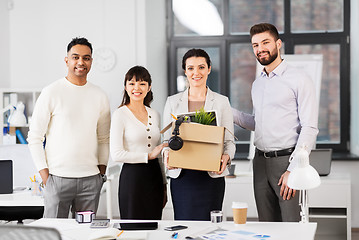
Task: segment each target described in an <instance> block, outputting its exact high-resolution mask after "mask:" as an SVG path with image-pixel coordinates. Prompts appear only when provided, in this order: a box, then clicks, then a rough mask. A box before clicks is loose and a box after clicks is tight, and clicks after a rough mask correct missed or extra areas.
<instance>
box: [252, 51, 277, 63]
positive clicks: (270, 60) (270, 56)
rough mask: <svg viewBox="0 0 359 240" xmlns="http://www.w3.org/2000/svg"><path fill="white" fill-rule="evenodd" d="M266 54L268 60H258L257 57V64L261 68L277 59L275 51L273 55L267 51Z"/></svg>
mask: <svg viewBox="0 0 359 240" xmlns="http://www.w3.org/2000/svg"><path fill="white" fill-rule="evenodd" d="M266 52H267V53H268V58H260V57H258V55H257V60H258V62H259V63H260V64H262V65H263V66H267V65H269V64H271V63H272V62H273V61H274V60H276V59H277V57H278V51H277V50H275V51H274V54H273V55H272V54H271V53H270V52H269V51H266Z"/></svg>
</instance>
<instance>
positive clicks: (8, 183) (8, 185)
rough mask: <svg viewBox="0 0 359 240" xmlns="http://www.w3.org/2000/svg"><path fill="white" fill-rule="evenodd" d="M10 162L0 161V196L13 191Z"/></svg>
mask: <svg viewBox="0 0 359 240" xmlns="http://www.w3.org/2000/svg"><path fill="white" fill-rule="evenodd" d="M12 175H13V170H12V160H0V183H1V184H0V194H5V193H12V191H13V179H12Z"/></svg>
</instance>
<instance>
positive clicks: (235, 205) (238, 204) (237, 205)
mask: <svg viewBox="0 0 359 240" xmlns="http://www.w3.org/2000/svg"><path fill="white" fill-rule="evenodd" d="M232 208H248V204H247V203H245V202H232Z"/></svg>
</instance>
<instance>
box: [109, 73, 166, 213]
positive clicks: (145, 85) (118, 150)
mask: <svg viewBox="0 0 359 240" xmlns="http://www.w3.org/2000/svg"><path fill="white" fill-rule="evenodd" d="M151 82H152V80H151V76H150V74H149V73H148V71H147V69H145V68H144V67H141V66H135V67H133V68H131V69H130V70H129V71H128V72H127V73H126V76H125V84H124V85H125V91H124V95H123V100H122V103H121V106H120V107H119V108H118V109H116V110H115V111H114V113H113V114H112V121H111V132H110V151H111V157H112V159H113V160H114V161H118V162H123V163H124V164H123V167H122V170H121V174H120V180H119V193H118V200H119V207H120V217H121V218H122V219H154V220H160V219H161V217H162V208H163V206H164V204H165V203H166V201H167V194H166V185H165V184H166V178H165V174H164V171H163V169H164V168H163V163H162V161H159V160H158V158H157V155H159V154H160V152H161V150H162V148H163V147H164V146H166V144H160V145H158V143H159V141H160V130H159V127H160V117H159V114H158V113H157V112H156V111H155V110H153V109H151V108H150V102H151V101H152V99H153V97H152V91H151Z"/></svg>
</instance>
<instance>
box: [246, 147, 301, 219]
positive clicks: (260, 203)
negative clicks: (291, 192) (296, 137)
mask: <svg viewBox="0 0 359 240" xmlns="http://www.w3.org/2000/svg"><path fill="white" fill-rule="evenodd" d="M288 160H289V156H282V157H273V158H265V157H263V156H258V154H257V153H256V156H255V157H254V159H253V172H254V178H253V181H254V195H255V199H256V204H257V211H258V217H259V221H266V222H282V221H283V222H299V221H300V207H299V191H297V192H296V194H295V197H294V198H291V199H290V200H283V197H282V196H280V188H281V186H278V182H279V179H280V177H281V175H282V174H283V173H284V172H285V171H286V170H287V167H288V165H289V161H288Z"/></svg>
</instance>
